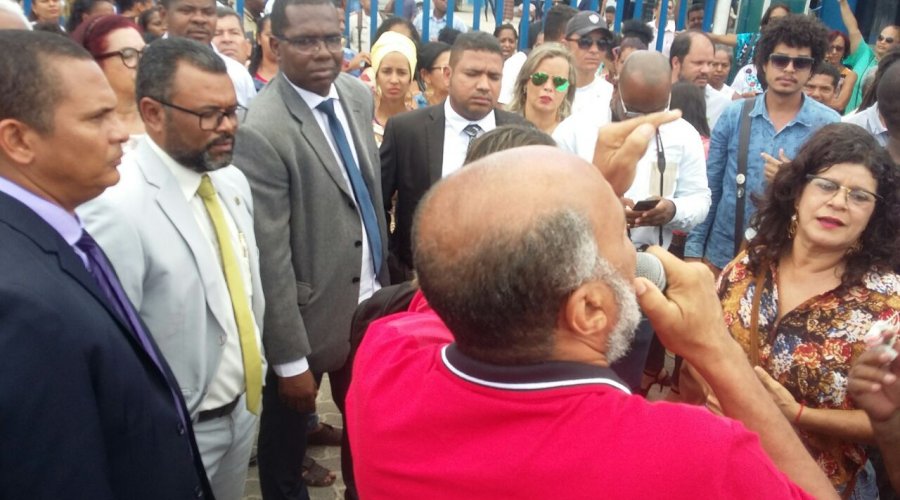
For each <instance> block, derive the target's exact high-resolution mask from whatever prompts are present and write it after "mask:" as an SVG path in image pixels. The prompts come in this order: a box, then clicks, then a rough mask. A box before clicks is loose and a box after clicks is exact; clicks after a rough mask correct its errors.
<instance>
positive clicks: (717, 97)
mask: <svg viewBox="0 0 900 500" xmlns="http://www.w3.org/2000/svg"><path fill="white" fill-rule="evenodd" d="M704 92H705V93H706V121H707V123H709V131H710V133H712V130H713V129H714V128H716V123H717V122H718V121H719V117H720V116H722V112H723V111H725V108H727V107H728V105H729V104H731V98H730V97H725V96H724V95H722V93H721V92H719V91H718V90H716V89H714V88H712V85H709V84H706V88H705V89H704Z"/></svg>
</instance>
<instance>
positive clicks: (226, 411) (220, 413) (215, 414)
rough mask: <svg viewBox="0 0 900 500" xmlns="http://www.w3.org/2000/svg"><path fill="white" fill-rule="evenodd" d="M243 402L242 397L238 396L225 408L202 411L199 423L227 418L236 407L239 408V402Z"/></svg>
mask: <svg viewBox="0 0 900 500" xmlns="http://www.w3.org/2000/svg"><path fill="white" fill-rule="evenodd" d="M240 400H241V397H240V396H238V397H237V398H235V399H234V401H232V402H230V403H228V404H227V405H225V406H220V407H218V408H213V409H212V410H206V411H201V412H200V415H198V416H197V421H198V422H206V421H209V420H212V419H214V418H219V417H225V416H228V415H231V412H233V411H234V409H235V407H237V404H238V401H240Z"/></svg>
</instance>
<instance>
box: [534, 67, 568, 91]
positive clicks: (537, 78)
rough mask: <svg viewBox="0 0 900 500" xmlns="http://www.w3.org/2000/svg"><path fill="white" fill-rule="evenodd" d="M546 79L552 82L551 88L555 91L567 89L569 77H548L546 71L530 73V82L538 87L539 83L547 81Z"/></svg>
mask: <svg viewBox="0 0 900 500" xmlns="http://www.w3.org/2000/svg"><path fill="white" fill-rule="evenodd" d="M547 80H551V81H552V82H553V88H554V89H556V91H557V92H565V91H567V90H569V79H568V78H564V77H562V76H554V77H552V78H551V77H550V75H548V74H547V73H541V72H538V73H532V75H531V83H533V84H534V85H535V86H537V87H540V86H541V85H543V84H545V83H547Z"/></svg>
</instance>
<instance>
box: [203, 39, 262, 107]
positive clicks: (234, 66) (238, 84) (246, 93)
mask: <svg viewBox="0 0 900 500" xmlns="http://www.w3.org/2000/svg"><path fill="white" fill-rule="evenodd" d="M210 47H212V49H213V50H215V51H216V54H218V55H219V57H221V58H222V60H223V61H225V69H227V70H228V77H229V78H231V83H233V84H234V93H235V94H237V102H238V104H240V105H241V106H243V107H245V108H246V107H247V106H248V105H249V104H250V100H251V99H253V98H254V97H256V85H254V84H253V77H252V76H250V72H249V71H247V68H245V67H244V65H243V64H241V63H239V62H237V61H235V60H234V59H232V58H230V57H228V56H226V55H225V54H221V53H219V51H218V50H216V46H215V45H212V44H211V45H210Z"/></svg>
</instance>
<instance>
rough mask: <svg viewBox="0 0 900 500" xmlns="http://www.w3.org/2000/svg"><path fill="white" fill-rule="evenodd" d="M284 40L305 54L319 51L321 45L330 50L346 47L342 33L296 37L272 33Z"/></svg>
mask: <svg viewBox="0 0 900 500" xmlns="http://www.w3.org/2000/svg"><path fill="white" fill-rule="evenodd" d="M272 36H274V37H275V38H277V39H279V40H281V41H282V42H284V43H286V44H288V45H290V46H291V47H293V48H295V49H297V51H298V52H302V53H304V54H315V53H317V52H319V47H321V46H322V45H324V46H325V50H327V51H329V52H337V51H339V50H342V49H343V48H344V46H343V44H342V43H341V40H342V38H341V35H325V36H298V37H295V38H285V37H283V36H276V35H272Z"/></svg>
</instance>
